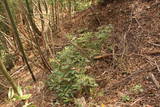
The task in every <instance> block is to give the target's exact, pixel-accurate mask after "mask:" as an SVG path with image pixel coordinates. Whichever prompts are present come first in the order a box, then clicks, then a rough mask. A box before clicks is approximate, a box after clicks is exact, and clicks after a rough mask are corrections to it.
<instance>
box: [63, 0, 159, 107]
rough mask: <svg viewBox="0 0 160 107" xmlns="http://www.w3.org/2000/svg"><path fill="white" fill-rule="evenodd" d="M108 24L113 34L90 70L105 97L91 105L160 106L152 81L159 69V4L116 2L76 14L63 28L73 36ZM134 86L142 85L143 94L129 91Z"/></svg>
mask: <svg viewBox="0 0 160 107" xmlns="http://www.w3.org/2000/svg"><path fill="white" fill-rule="evenodd" d="M108 24H111V25H112V26H113V32H112V36H111V37H110V38H109V40H107V41H106V43H105V44H104V47H103V48H102V53H105V54H107V55H106V56H105V57H103V58H100V59H98V60H96V61H95V63H94V64H93V65H92V68H91V75H94V76H95V77H96V78H97V82H98V83H99V84H100V87H101V89H102V90H104V91H105V94H104V95H103V96H102V97H97V99H95V100H94V101H92V102H94V103H99V104H101V103H103V104H106V105H108V106H109V105H110V106H111V105H112V106H113V105H114V106H115V105H116V104H117V106H116V107H118V105H120V107H123V106H125V107H127V106H132V107H143V106H144V107H148V106H149V105H150V106H151V107H160V90H159V89H158V88H157V86H156V85H155V83H154V82H153V78H151V75H152V74H153V75H154V77H155V78H156V80H157V81H158V82H160V71H158V68H157V67H158V66H160V3H159V2H158V1H156V0H150V1H145V0H144V1H142V0H124V2H116V0H115V2H113V3H109V4H107V5H106V6H100V5H98V6H93V7H92V8H89V9H88V10H85V11H83V12H81V13H79V14H77V15H76V16H75V17H74V20H73V23H69V24H68V23H66V24H65V26H64V28H65V30H66V31H68V32H74V33H76V32H77V31H78V29H84V28H87V29H88V30H89V31H94V30H95V29H96V28H97V27H99V26H102V25H108ZM68 26H69V27H68ZM140 70H141V71H142V72H140ZM149 72H150V73H149ZM124 83H125V84H124ZM135 86H142V88H143V92H140V93H133V92H131V91H130V90H131V89H132V88H133V87H135ZM124 95H127V96H129V97H130V100H129V101H128V102H123V101H122V96H124ZM112 106H111V107H112Z"/></svg>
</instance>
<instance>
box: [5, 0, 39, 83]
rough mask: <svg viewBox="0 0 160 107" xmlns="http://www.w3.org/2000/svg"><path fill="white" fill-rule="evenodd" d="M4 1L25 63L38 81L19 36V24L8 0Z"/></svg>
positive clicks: (34, 79)
mask: <svg viewBox="0 0 160 107" xmlns="http://www.w3.org/2000/svg"><path fill="white" fill-rule="evenodd" d="M2 1H3V3H4V6H5V8H6V11H7V13H8V16H9V19H10V22H11V25H12V27H13V31H14V34H15V36H16V41H17V44H18V47H19V50H20V52H21V53H22V56H23V58H24V61H25V63H26V64H27V66H28V69H29V72H30V74H31V76H32V79H33V81H36V78H35V76H34V74H33V72H32V70H31V67H30V65H29V63H28V59H27V57H26V55H25V52H24V49H23V45H22V42H21V39H20V37H19V33H18V31H17V26H16V24H15V22H14V19H13V17H12V14H11V11H10V9H9V5H8V2H7V0H2Z"/></svg>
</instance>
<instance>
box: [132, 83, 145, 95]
mask: <svg viewBox="0 0 160 107" xmlns="http://www.w3.org/2000/svg"><path fill="white" fill-rule="evenodd" d="M131 90H132V91H133V92H134V93H140V92H143V91H144V89H143V87H142V85H140V84H138V85H135V86H134V87H133V88H132V89H131Z"/></svg>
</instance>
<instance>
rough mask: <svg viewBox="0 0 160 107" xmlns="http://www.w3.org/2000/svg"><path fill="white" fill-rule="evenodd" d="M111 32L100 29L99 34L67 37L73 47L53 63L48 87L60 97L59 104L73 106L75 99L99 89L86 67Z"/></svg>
mask: <svg viewBox="0 0 160 107" xmlns="http://www.w3.org/2000/svg"><path fill="white" fill-rule="evenodd" d="M110 31H111V30H110V27H101V28H99V29H98V32H86V33H83V34H81V35H79V37H76V38H75V37H74V36H72V35H68V36H67V37H68V38H69V39H70V41H71V44H70V45H69V46H66V47H65V48H64V49H63V50H62V51H60V52H58V53H57V55H56V58H55V59H51V60H50V62H51V65H52V67H53V73H52V74H51V75H50V76H49V81H48V85H49V86H50V88H51V89H52V90H54V91H55V92H56V93H57V96H58V98H59V100H61V101H63V102H66V103H68V102H72V101H74V100H73V98H74V97H80V96H82V95H84V94H87V95H89V94H90V93H91V91H92V89H93V88H94V87H96V86H97V84H96V82H95V79H94V78H92V77H91V76H88V75H87V74H86V69H85V67H86V66H87V65H88V64H89V62H91V61H90V59H91V58H92V57H93V56H95V55H97V54H99V53H100V50H101V46H102V44H103V42H104V41H105V39H106V38H107V37H108V35H109V33H110ZM77 47H78V48H77Z"/></svg>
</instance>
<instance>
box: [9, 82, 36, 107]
mask: <svg viewBox="0 0 160 107" xmlns="http://www.w3.org/2000/svg"><path fill="white" fill-rule="evenodd" d="M17 90H18V94H19V95H17V94H15V92H14V90H13V88H9V91H8V99H9V100H11V101H25V100H28V99H29V98H30V97H31V96H32V95H31V94H23V91H22V88H21V87H20V86H19V85H18V86H17ZM22 107H35V105H33V104H32V103H31V102H25V104H24V105H23V106H22Z"/></svg>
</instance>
